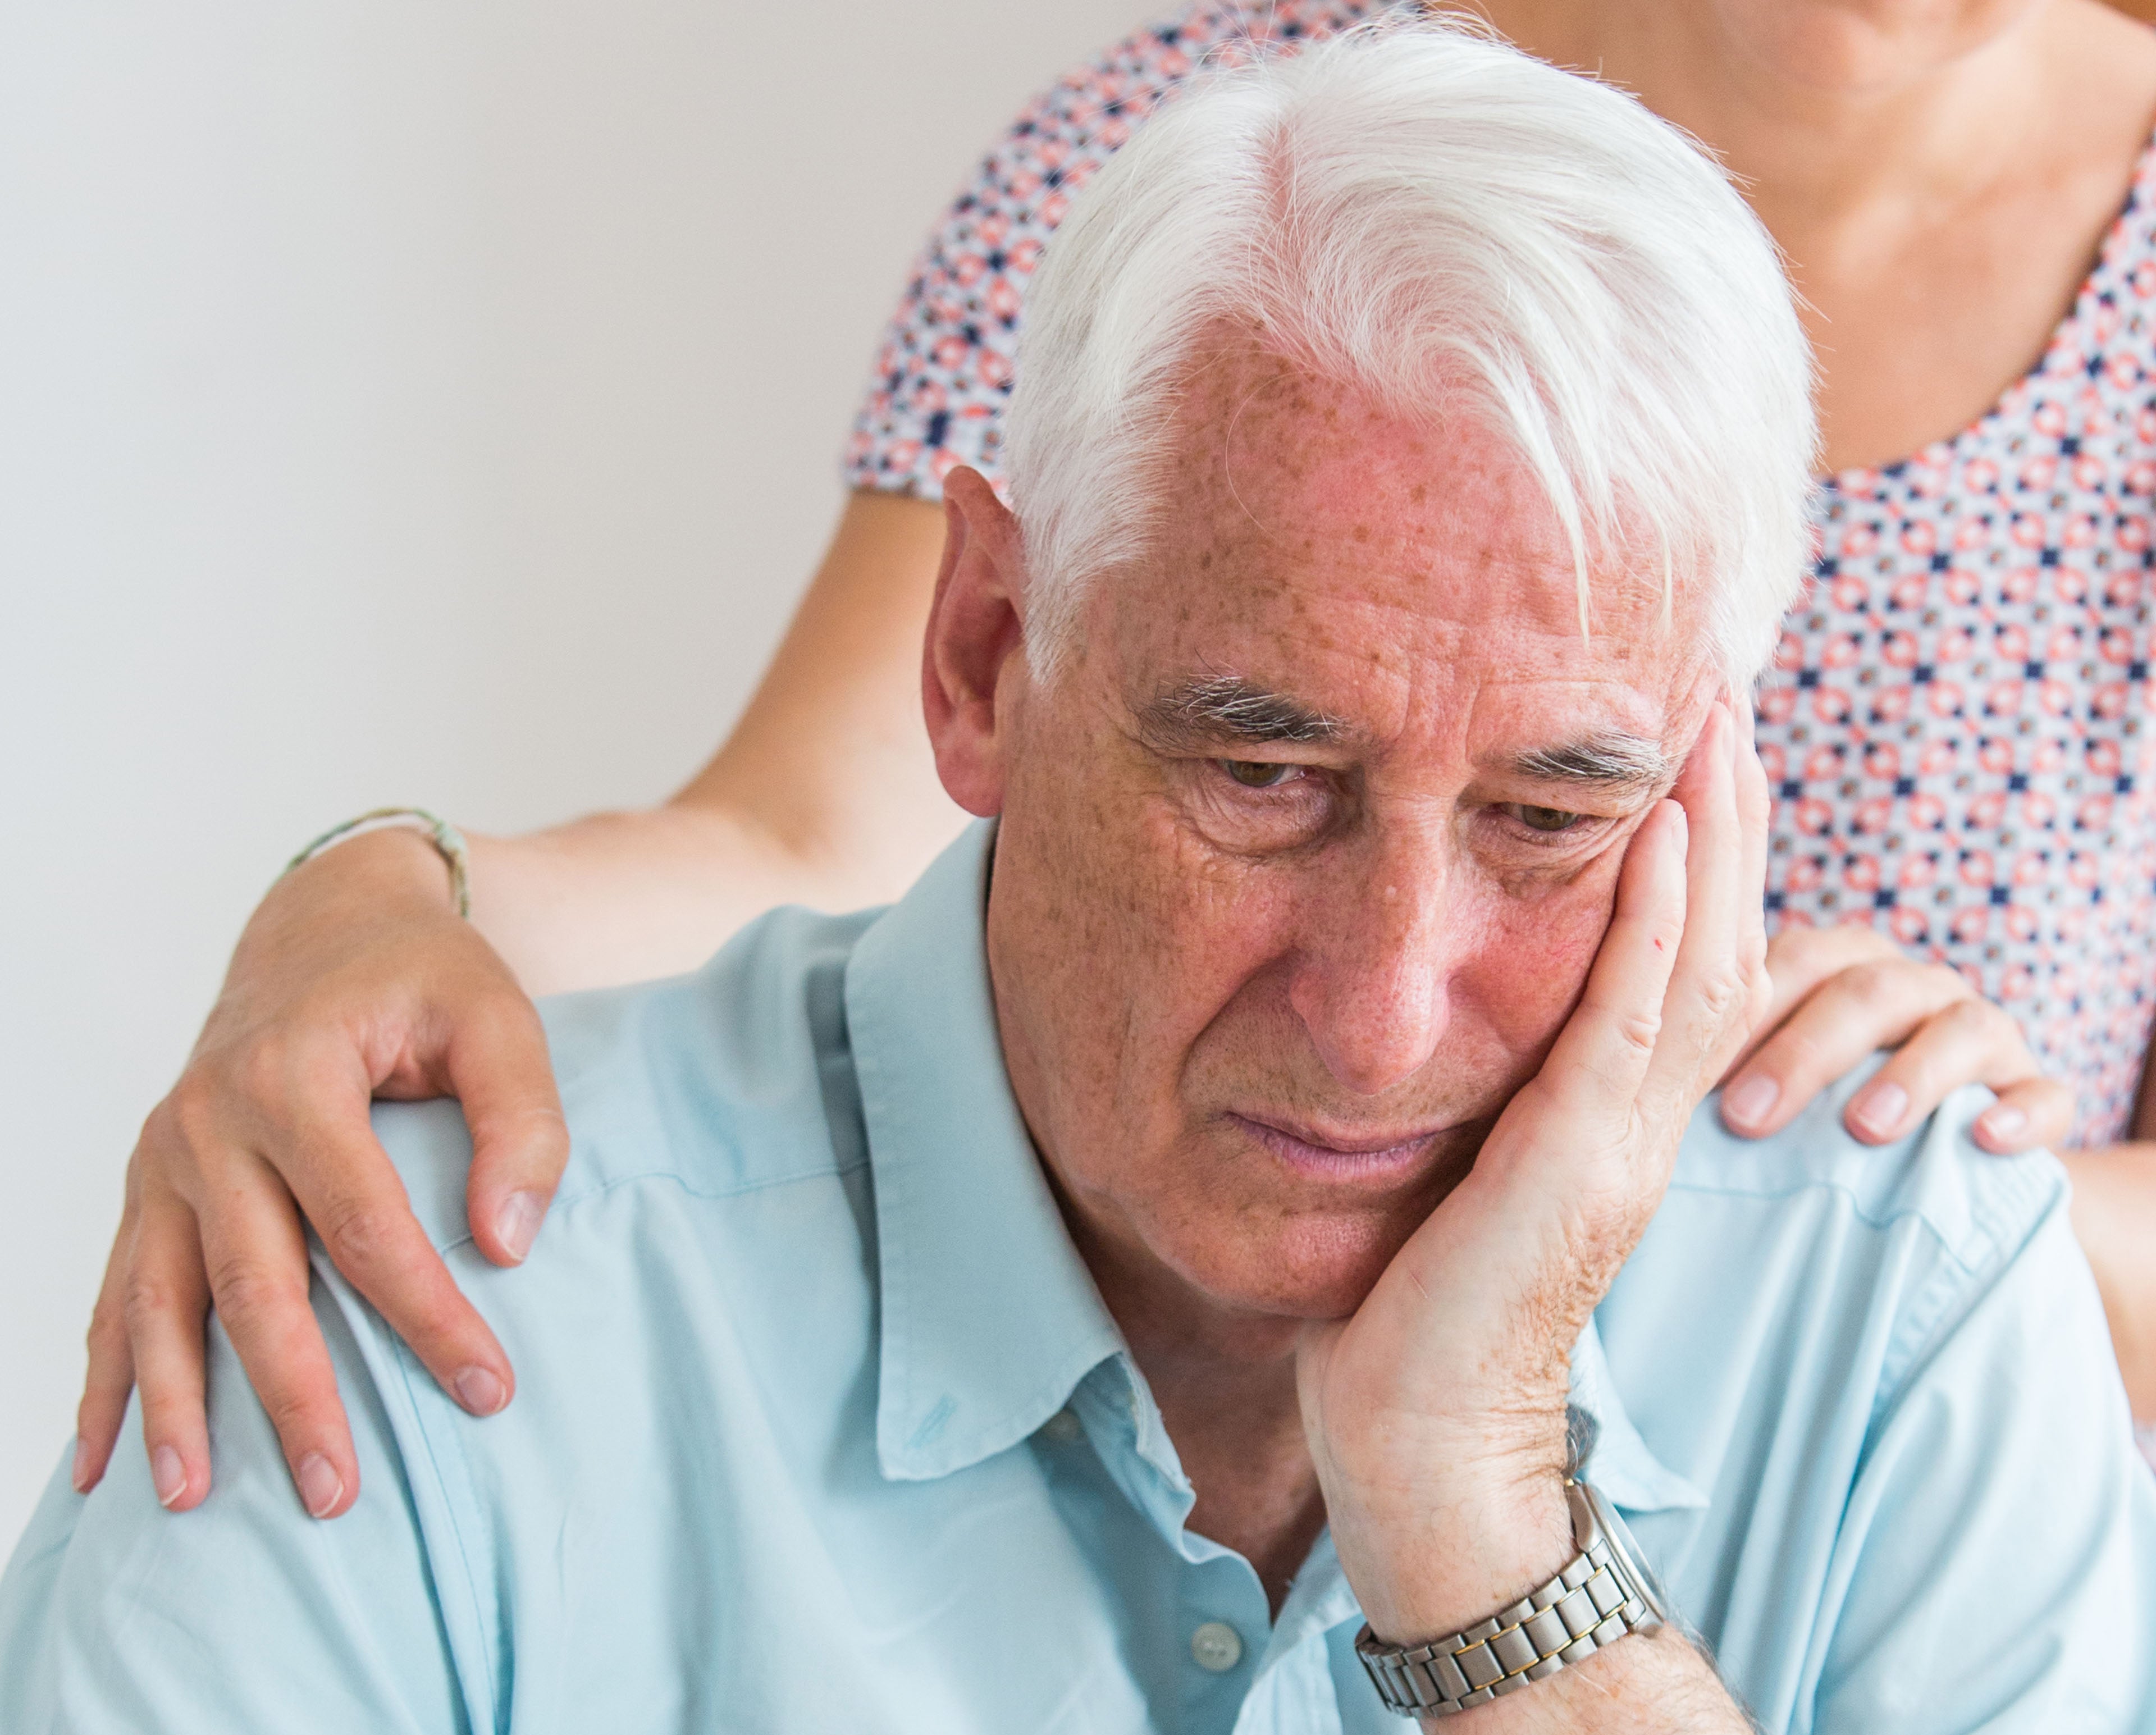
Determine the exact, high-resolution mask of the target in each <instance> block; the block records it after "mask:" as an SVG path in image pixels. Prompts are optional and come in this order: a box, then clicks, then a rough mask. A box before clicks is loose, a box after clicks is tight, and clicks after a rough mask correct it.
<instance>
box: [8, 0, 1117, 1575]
mask: <svg viewBox="0 0 2156 1735" xmlns="http://www.w3.org/2000/svg"><path fill="white" fill-rule="evenodd" d="M1150 10H1152V8H1150V7H1148V6H1147V5H1145V4H1144V3H1142V0H1065V3H1059V4H1045V3H1041V0H1034V3H1033V4H1029V5H1028V4H1014V3H1013V0H822V3H819V4H814V5H803V4H773V3H763V4H757V5H750V4H746V3H743V0H462V3H454V4H444V3H442V0H365V3H363V4H362V3H359V0H314V3H310V4H306V5H301V6H294V5H290V4H287V3H284V0H251V3H250V0H197V3H195V4H193V5H188V6H183V7H169V6H161V5H152V4H150V3H148V0H68V3H66V4H64V5H41V4H38V3H36V0H10V3H8V4H7V5H5V6H4V7H0V1106H4V1118H0V1554H4V1553H5V1552H6V1551H7V1550H8V1548H11V1547H12V1545H13V1539H14V1538H15V1537H16V1536H17V1535H18V1532H19V1531H20V1528H21V1526H22V1524H23V1522H24V1520H25V1519H26V1518H27V1517H28V1512H29V1508H30V1507H31V1505H32V1503H33V1501H34V1500H35V1498H36V1496H37V1495H38V1491H39V1490H40V1489H41V1487H42V1486H43V1485H44V1481H45V1480H46V1478H47V1477H48V1476H49V1474H50V1472H51V1469H52V1466H53V1465H54V1462H55V1461H56V1460H57V1459H58V1457H59V1455H60V1453H61V1452H62V1450H63V1449H64V1445H65V1444H66V1442H67V1441H68V1440H69V1437H70V1435H71V1430H72V1426H73V1413H74V1399H75V1394H76V1391H77V1386H78V1382H79V1379H80V1368H81V1348H80V1341H81V1332H82V1328H83V1327H84V1325H85V1322H86V1321H87V1319H88V1316H89V1311H90V1301H91V1298H92V1296H93V1295H94V1293H95V1288H96V1281H97V1276H98V1272H99V1270H100V1267H101V1265H102V1263H103V1260H104V1257H105V1248H106V1245H107V1242H108V1240H109V1237H110V1232H111V1227H112V1224H113V1223H114V1221H115V1218H116V1214H117V1211H118V1205H119V1194H120V1183H121V1172H122V1168H123V1166H124V1164H125V1161H126V1154H127V1152H128V1149H129V1147H130V1146H131V1143H132V1142H133V1137H134V1132H135V1129H136V1126H137V1124H138V1123H139V1122H140V1120H141V1116H142V1115H143V1114H144V1112H145V1111H146V1110H147V1109H148V1108H149V1107H150V1106H151V1103H152V1102H153V1101H155V1100H156V1099H157V1097H158V1096H160V1095H161V1094H162V1091H164V1089H165V1087H166V1086H167V1084H168V1083H169V1081H170V1080H171V1078H172V1075H173V1074H174V1072H175V1070H177V1067H178V1065H179V1064H180V1061H181V1060H182V1056H183V1055H184V1054H185V1052H186V1050H187V1045H188V1042H189V1040H190V1039H191V1037H192V1035H193V1031H194V1029H195V1027H196V1024H197V1023H198V1019H199V1018H200V1016H201V1014H202V1012H203V1009H205V1008H206V1006H207V1004H208V1000H209V998H210V995H211V993H212V992H213V988H215V986H216V983H217V980H218V976H219V974H220V973H221V972H222V969H223V961H224V956H225V952H226V950H227V948H228V946H229V945H230V943H231V940H232V937H233V936H234V933H235V932H236V931H237V929H238V927H239V922H240V921H241V919H242V917H243V916H244V913H245V911H247V909H248V908H249V906H250V905H251V904H252V902H253V901H254V897H255V896H257V895H258V894H259V891H260V890H261V888H262V886H263V885H264V882H265V881H266V880H268V879H269V876H270V875H272V873H274V871H275V870H276V868H277V866H278V865H280V863H281V862H282V860H284V858H285V855H288V854H289V853H290V851H291V850H292V849H293V848H294V847H295V845H296V844H299V843H300V842H301V841H303V840H304V839H305V838H306V837H308V836H309V835H311V834H312V833H313V832H314V831H316V829H319V828H320V827H321V826H322V825H323V824H326V823H328V822H329V821H331V820H332V819H337V818H339V817H341V816H342V815H344V814H348V813H351V812H353V811H356V810H357V809H358V808H362V807H365V806H367V805H371V804H372V803H377V802H381V801H420V802H423V803H426V804H429V805H432V806H436V807H438V808H441V809H442V810H444V811H445V812H448V813H449V814H454V815H456V816H458V817H459V818H460V819H465V820H468V821H470V823H471V824H474V825H475V826H478V827H480V828H482V829H511V828H519V827H523V826H526V825H530V824H536V823H538V822H541V821H543V820H546V819H550V818H554V817H558V816H561V815H563V814H567V813H570V812H572V811H574V810H577V809H578V808H587V807H591V806H596V805H601V804H609V803H622V802H629V801H642V800H646V799H649V798H653V797H655V796H658V795H659V794H660V793H663V792H665V790H666V789H667V788H669V787H670V785H672V784H674V783H677V782H678V781H680V779H681V778H684V777H685V775H687V773H689V772H690V770H691V769H692V768H693V767H695V766H696V763H697V762H699V760H700V759H701V757H702V756H703V754H704V753H705V752H707V751H708V750H709V748H710V747H711V746H712V745H713V744H714V743H715V742H716V740H717V739H718V737H720V735H721V732H722V731H724V729H725V727H726V724H727V722H728V721H729V719H730V718H731V716H732V715H733V713H734V711H735V710H736V708H737V706H738V705H739V703H740V702H741V701H742V699H743V697H744V696H746V692H747V685H748V684H749V682H750V681H751V680H752V677H753V675H754V674H755V672H756V670H757V667H758V665H759V664H760V662H761V660H762V658H763V656H764V654H766V652H767V649H769V647H770V646H771V644H773V641H774V639H775V638H776V636H777V634H778V631H779V629H780V628H781V626H782V625H783V622H784V619H785V617H786V614H787V613H788V608H789V606H790V604H791V603H792V601H793V598H794V596H795V595H796V593H797V592H798V588H799V586H800V584H801V582H802V580H803V577H805V575H806V573H807V572H808V568H809V566H810V564H811V563H812V562H813V559H814V556H815V554H816V552H818V549H819V546H820V542H821V538H822V535H823V532H824V530H825V528H826V526H827V525H828V523H829V520H830V517H831V515H832V512H833V511H834V507H835V506H836V504H837V501H838V498H839V493H838V485H837V482H836V480H835V459H836V454H837V452H838V450H839V444H840V442H841V438H842V434H843V432H844V424H845V422H846V419H847V416H848V413H849V411H850V406H851V403H852V401H853V398H854V396H855V393H856V391H857V390H858V388H859V387H860V382H861V381H862V379H863V377H864V375H865V368H866V366H867V363H868V361H869V359H870V355H871V353H872V352H873V349H874V346H875V336H876V332H877V330H878V327H879V326H880V321H881V320H882V318H883V316H885V313H886V312H887V311H888V308H889V306H890V305H891V301H892V300H893V298H894V297H895V295H896V293H897V291H898V290H899V288H900V287H901V284H902V282H903V280H904V277H905V274H906V267H907V264H908V261H909V259H910V258H911V254H912V252H913V249H914V248H915V247H916V244H917V242H918V240H919V238H920V236H921V234H922V233H923V232H924V230H925V228H926V227H927V224H928V223H929V222H930V221H931V219H932V218H933V217H934V216H935V214H936V213H937V210H938V208H940V206H941V203H942V201H943V199H944V198H946V197H947V194H948V193H949V192H950V191H951V190H952V188H953V187H955V186H956V185H957V182H958V181H959V180H960V178H961V177H962V175H963V174H964V172H966V170H967V168H968V166H969V164H970V163H971V162H972V161H973V157H974V156H975V155H976V154H977V152H978V150H979V148H980V147H981V146H983V145H984V144H985V143H986V142H987V141H988V140H989V138H990V137H991V136H993V133H994V131H996V129H997V128H998V126H999V125H1000V124H1001V123H1002V122H1003V121H1004V120H1005V119H1006V118H1008V116H1009V114H1010V113H1011V112H1012V111H1013V110H1014V109H1015V108H1016V106H1017V105H1018V104H1019V102H1020V101H1021V100H1023V99H1024V97H1025V96H1026V95H1028V94H1029V91H1030V90H1033V89H1034V87H1035V86H1037V85H1039V84H1041V83H1042V82H1044V81H1045V80H1046V79H1048V78H1049V77H1050V76H1051V75H1053V74H1055V72H1056V71H1057V70H1059V69H1060V68H1061V67H1062V66H1063V65H1064V64H1066V63H1068V62H1070V61H1072V60H1075V59H1078V58H1080V57H1081V56H1082V55H1083V54H1086V52H1087V51H1088V50H1090V49H1093V48H1095V47H1096V46H1098V45H1101V44H1105V43H1106V42H1107V41H1109V40H1111V38H1113V37H1115V36H1116V35H1117V34H1119V33H1121V32H1122V30H1123V29H1125V28H1127V27H1128V26H1129V25H1131V24H1132V23H1135V22H1136V21H1137V19H1138V18H1141V17H1142V16H1144V15H1145V14H1146V13H1147V12H1148V11H1150ZM123 1449H125V1450H138V1449H139V1446H138V1444H137V1442H136V1440H132V1439H130V1440H126V1441H125V1442H123Z"/></svg>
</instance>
